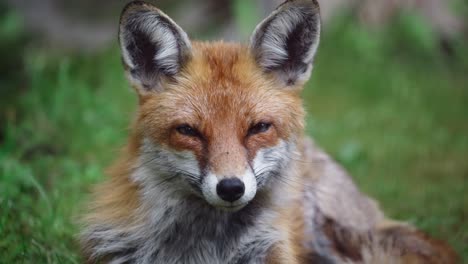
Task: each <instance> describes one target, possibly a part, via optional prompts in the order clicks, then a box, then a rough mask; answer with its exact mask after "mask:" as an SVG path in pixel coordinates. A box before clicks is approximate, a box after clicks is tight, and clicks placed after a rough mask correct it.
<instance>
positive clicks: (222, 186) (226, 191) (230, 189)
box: [216, 178, 245, 202]
mask: <svg viewBox="0 0 468 264" xmlns="http://www.w3.org/2000/svg"><path fill="white" fill-rule="evenodd" d="M244 191H245V186H244V183H243V182H242V181H241V180H239V179H238V178H228V179H223V180H221V181H220V182H218V185H216V193H217V194H218V195H219V197H221V199H223V200H224V201H227V202H234V201H236V200H238V199H239V198H241V197H242V195H243V194H244Z"/></svg>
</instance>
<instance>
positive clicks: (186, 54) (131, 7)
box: [119, 1, 191, 93]
mask: <svg viewBox="0 0 468 264" xmlns="http://www.w3.org/2000/svg"><path fill="white" fill-rule="evenodd" d="M119 41H120V48H121V51H122V57H123V62H124V66H125V69H126V71H127V75H128V78H129V79H130V82H131V83H132V85H133V86H136V88H137V90H139V92H141V93H145V92H150V91H161V90H163V86H164V81H167V80H169V79H171V78H173V77H174V76H175V75H177V74H178V73H179V72H180V70H181V68H182V67H183V66H184V64H185V63H186V62H187V60H188V59H190V56H191V44H190V40H189V38H188V36H187V34H186V33H185V32H184V31H183V30H182V29H181V28H180V27H179V26H178V25H177V24H176V23H174V21H172V20H171V19H170V18H169V17H168V16H167V15H166V14H164V13H163V12H161V11H160V10H159V9H157V8H156V7H154V6H153V5H151V4H148V3H145V2H141V1H135V2H131V3H129V4H128V5H127V6H126V7H125V8H124V10H123V11H122V15H121V17H120V28H119Z"/></svg>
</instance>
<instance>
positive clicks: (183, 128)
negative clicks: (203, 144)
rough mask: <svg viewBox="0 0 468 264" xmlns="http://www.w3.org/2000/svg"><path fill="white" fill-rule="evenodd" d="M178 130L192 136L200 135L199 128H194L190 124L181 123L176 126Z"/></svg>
mask: <svg viewBox="0 0 468 264" xmlns="http://www.w3.org/2000/svg"><path fill="white" fill-rule="evenodd" d="M176 130H177V132H179V133H180V134H182V135H184V136H190V137H197V136H198V132H197V130H196V129H195V128H192V127H191V126H189V125H180V126H178V127H176Z"/></svg>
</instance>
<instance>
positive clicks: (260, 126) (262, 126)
mask: <svg viewBox="0 0 468 264" xmlns="http://www.w3.org/2000/svg"><path fill="white" fill-rule="evenodd" d="M270 127H271V124H270V123H265V122H260V123H257V124H255V125H253V126H252V127H250V129H249V135H255V134H259V133H264V132H267V131H268V129H270Z"/></svg>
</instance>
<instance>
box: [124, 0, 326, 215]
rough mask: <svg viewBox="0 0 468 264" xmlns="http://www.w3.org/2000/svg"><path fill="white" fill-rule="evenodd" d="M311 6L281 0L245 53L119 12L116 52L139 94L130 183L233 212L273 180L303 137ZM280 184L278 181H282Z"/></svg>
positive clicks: (143, 11)
mask: <svg viewBox="0 0 468 264" xmlns="http://www.w3.org/2000/svg"><path fill="white" fill-rule="evenodd" d="M319 32H320V19H319V11H318V5H317V3H316V1H315V0H314V1H312V0H308V1H307V0H302V1H299V0H297V1H288V2H286V3H285V4H283V5H281V6H280V7H279V8H278V9H277V10H276V11H275V12H274V13H273V14H272V15H271V16H270V17H268V18H267V19H265V20H264V21H263V22H262V23H261V24H260V25H258V26H257V28H256V30H255V32H254V34H253V36H252V39H251V43H250V46H248V47H244V46H241V45H237V44H226V43H211V44H208V43H197V42H194V43H191V42H190V40H189V39H188V37H187V35H186V33H185V32H183V31H182V29H181V28H180V27H179V26H177V25H176V24H175V23H174V22H173V21H172V20H171V19H170V18H169V17H167V16H166V15H165V14H163V13H162V12H161V11H160V10H158V9H156V8H155V7H153V6H151V5H148V4H145V3H142V2H133V3H131V4H129V5H128V6H127V8H125V10H124V12H123V14H122V18H121V25H120V44H121V48H122V56H123V61H124V64H125V67H126V70H127V76H128V78H129V80H130V82H131V83H132V85H133V86H134V88H135V89H136V91H137V92H138V94H139V99H140V107H139V115H138V119H137V123H136V125H137V134H138V137H139V140H140V141H141V142H140V144H141V147H140V150H139V154H138V155H139V164H138V165H137V166H136V167H137V168H138V170H137V172H136V173H135V174H134V176H133V177H134V179H135V180H136V181H138V182H140V183H141V184H143V185H144V188H145V192H151V191H154V190H155V188H154V187H155V186H158V185H161V184H164V186H165V188H168V189H171V190H173V191H174V192H178V193H195V194H197V195H199V196H200V197H203V198H204V199H205V200H206V201H207V202H208V203H209V204H211V205H213V206H215V207H218V208H222V209H227V210H238V209H240V208H242V207H244V206H245V205H246V204H248V203H249V202H250V201H251V200H252V199H254V197H255V196H256V193H257V192H258V191H261V190H268V188H269V186H270V185H272V184H274V183H275V181H281V180H282V179H281V176H282V175H283V173H282V172H283V171H284V170H285V169H286V168H287V165H288V163H289V162H290V161H291V160H293V159H294V152H295V148H296V139H298V138H299V137H300V136H301V133H302V131H303V119H304V111H303V108H302V102H301V99H300V97H299V92H300V90H301V87H302V85H303V84H304V82H305V81H306V80H307V79H308V78H309V76H310V72H311V69H312V62H313V57H314V54H315V51H316V49H317V45H318V40H319ZM283 180H285V179H283Z"/></svg>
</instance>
